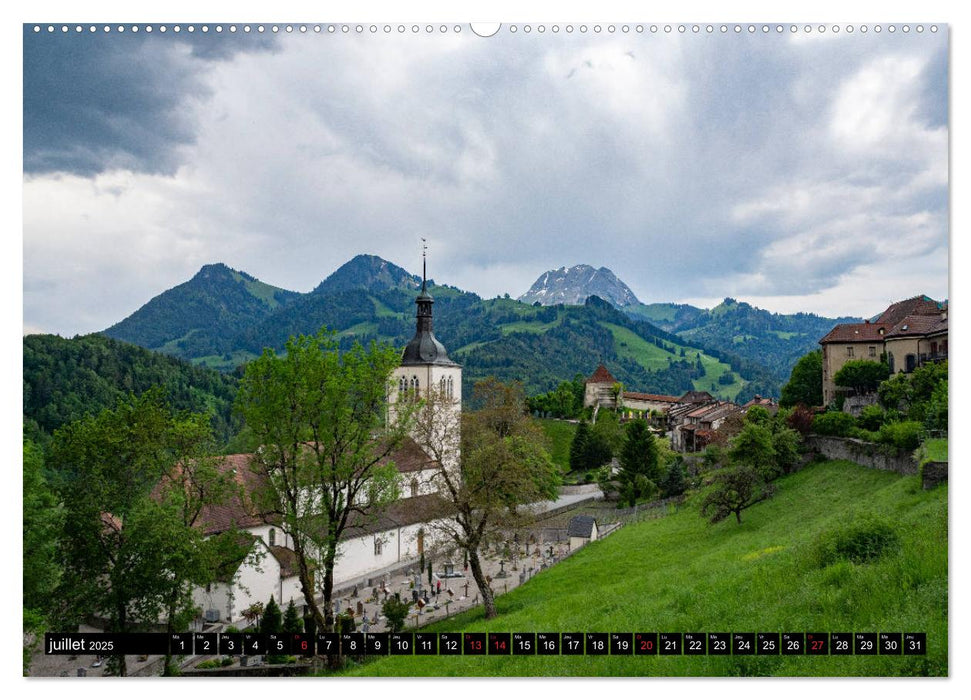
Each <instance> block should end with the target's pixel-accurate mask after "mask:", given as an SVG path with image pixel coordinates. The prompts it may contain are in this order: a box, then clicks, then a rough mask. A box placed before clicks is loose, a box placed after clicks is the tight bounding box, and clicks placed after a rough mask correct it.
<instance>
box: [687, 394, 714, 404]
mask: <svg viewBox="0 0 971 700" xmlns="http://www.w3.org/2000/svg"><path fill="white" fill-rule="evenodd" d="M714 399H715V397H714V396H712V395H711V394H709V393H708V392H707V391H686V392H685V393H684V394H682V395H681V397H680V398H678V403H705V402H707V401H713V400H714Z"/></svg>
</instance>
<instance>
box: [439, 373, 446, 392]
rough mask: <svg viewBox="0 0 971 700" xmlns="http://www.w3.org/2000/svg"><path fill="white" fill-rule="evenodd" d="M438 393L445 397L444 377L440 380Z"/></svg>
mask: <svg viewBox="0 0 971 700" xmlns="http://www.w3.org/2000/svg"><path fill="white" fill-rule="evenodd" d="M438 392H439V393H440V394H441V395H442V396H445V377H442V378H441V379H439V380H438Z"/></svg>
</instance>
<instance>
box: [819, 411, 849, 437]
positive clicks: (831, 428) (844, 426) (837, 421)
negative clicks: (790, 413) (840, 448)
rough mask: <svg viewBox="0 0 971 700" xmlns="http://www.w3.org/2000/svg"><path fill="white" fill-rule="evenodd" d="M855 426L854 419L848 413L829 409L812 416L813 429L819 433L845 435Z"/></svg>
mask: <svg viewBox="0 0 971 700" xmlns="http://www.w3.org/2000/svg"><path fill="white" fill-rule="evenodd" d="M855 427H856V420H855V419H854V418H853V416H851V415H850V414H849V413H843V412H837V411H830V412H828V413H822V414H820V415H818V416H816V417H815V418H813V431H814V432H816V433H819V434H820V435H834V436H836V437H846V436H848V435H849V434H850V431H851V430H852V429H853V428H855Z"/></svg>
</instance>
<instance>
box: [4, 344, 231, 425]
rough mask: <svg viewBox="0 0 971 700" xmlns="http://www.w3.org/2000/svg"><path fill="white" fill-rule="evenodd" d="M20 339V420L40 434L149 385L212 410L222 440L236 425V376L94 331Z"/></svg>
mask: <svg viewBox="0 0 971 700" xmlns="http://www.w3.org/2000/svg"><path fill="white" fill-rule="evenodd" d="M23 343H24V407H23V412H24V421H25V424H26V425H27V427H28V429H32V430H33V431H34V432H38V433H39V435H38V436H39V437H41V438H42V439H43V436H44V435H51V434H52V433H53V432H54V431H55V430H57V428H59V427H61V426H62V425H64V424H65V423H69V422H71V421H75V420H78V419H80V418H83V417H84V416H85V415H86V414H89V413H90V414H96V413H98V412H99V411H101V410H102V409H104V408H108V407H110V406H113V405H114V404H115V403H116V402H117V400H118V399H119V398H121V397H122V396H125V395H126V394H128V393H129V392H134V393H136V394H140V393H142V392H143V391H146V390H147V389H149V388H150V387H152V386H161V387H162V388H163V389H164V390H165V392H166V396H167V397H168V400H169V401H170V402H171V403H172V405H173V406H174V407H175V408H177V409H183V410H191V411H211V412H212V414H213V419H212V420H213V428H214V430H215V432H216V434H217V436H218V437H219V438H220V439H221V440H222V441H223V442H225V441H227V440H228V439H229V438H230V437H231V436H232V434H233V433H235V431H236V430H237V429H238V425H237V420H236V418H235V417H234V416H233V413H232V406H233V400H234V399H235V396H236V378H235V377H232V376H229V375H226V374H222V373H220V372H216V371H213V370H208V369H204V368H202V367H193V366H192V365H191V364H189V363H188V362H185V361H183V360H179V359H176V358H174V357H168V356H166V355H162V354H159V353H155V352H151V351H149V350H146V349H145V348H141V347H138V346H136V345H132V344H130V343H124V342H121V341H119V340H114V339H112V338H106V337H105V336H103V335H98V334H93V335H86V336H78V337H75V338H71V339H68V338H61V337H60V336H56V335H28V336H25V337H24V339H23Z"/></svg>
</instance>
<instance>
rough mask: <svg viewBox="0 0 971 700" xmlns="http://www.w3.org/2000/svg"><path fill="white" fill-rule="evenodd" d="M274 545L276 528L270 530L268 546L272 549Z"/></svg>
mask: <svg viewBox="0 0 971 700" xmlns="http://www.w3.org/2000/svg"><path fill="white" fill-rule="evenodd" d="M275 544H276V528H272V527H271V528H270V546H271V547H272V546H274V545H275Z"/></svg>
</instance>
